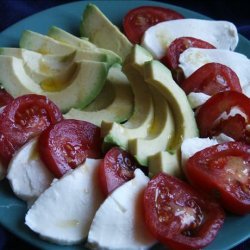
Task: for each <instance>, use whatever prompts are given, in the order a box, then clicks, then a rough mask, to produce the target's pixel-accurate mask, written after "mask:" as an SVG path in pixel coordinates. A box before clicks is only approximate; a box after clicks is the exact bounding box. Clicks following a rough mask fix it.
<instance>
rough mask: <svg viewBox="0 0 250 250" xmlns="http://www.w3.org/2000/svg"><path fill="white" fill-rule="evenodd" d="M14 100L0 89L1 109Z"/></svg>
mask: <svg viewBox="0 0 250 250" xmlns="http://www.w3.org/2000/svg"><path fill="white" fill-rule="evenodd" d="M13 100H14V98H13V97H12V96H11V95H10V94H9V93H8V92H6V90H4V89H0V107H3V106H5V105H7V104H9V103H10V102H11V101H13Z"/></svg>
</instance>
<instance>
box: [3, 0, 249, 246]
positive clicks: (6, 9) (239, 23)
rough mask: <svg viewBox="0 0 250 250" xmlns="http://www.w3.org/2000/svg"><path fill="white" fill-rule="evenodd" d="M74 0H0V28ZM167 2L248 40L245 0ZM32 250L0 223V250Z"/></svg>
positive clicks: (244, 244) (247, 17)
mask: <svg viewBox="0 0 250 250" xmlns="http://www.w3.org/2000/svg"><path fill="white" fill-rule="evenodd" d="M69 2H73V1H72V0H36V1H34V0H0V5H1V8H0V17H1V21H0V32H1V31H2V30H4V29H5V28H7V27H8V26H10V25H12V24H14V23H16V22H18V21H20V20H22V19H23V18H25V17H27V16H30V15H32V14H35V13H37V12H39V11H42V10H45V9H48V8H50V7H53V6H57V5H60V4H64V3H69ZM161 2H165V3H169V4H174V5H177V6H181V7H184V8H187V9H190V10H193V11H196V12H199V13H201V14H203V15H206V16H209V17H211V18H213V19H215V20H228V21H231V22H233V23H234V24H235V25H236V27H237V29H238V31H239V33H240V34H241V35H243V36H245V37H246V38H248V39H249V40H250V14H249V7H248V5H247V1H246V0H237V1H227V0H220V1H217V0H203V1H197V0H186V1H181V0H168V1H161ZM21 249H25V250H35V248H34V247H32V246H30V245H28V244H27V243H25V242H23V241H22V240H20V239H17V238H16V237H15V236H14V235H12V234H11V233H9V232H8V231H6V230H5V229H4V228H2V227H1V226H0V250H21ZM247 249H250V240H248V241H246V242H244V243H243V244H241V245H239V246H237V247H235V248H234V249H233V250H247Z"/></svg>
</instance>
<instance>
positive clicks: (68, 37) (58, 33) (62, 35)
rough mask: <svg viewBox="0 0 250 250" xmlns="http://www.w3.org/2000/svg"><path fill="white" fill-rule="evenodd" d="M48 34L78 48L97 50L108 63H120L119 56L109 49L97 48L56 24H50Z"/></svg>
mask: <svg viewBox="0 0 250 250" xmlns="http://www.w3.org/2000/svg"><path fill="white" fill-rule="evenodd" d="M48 36H49V37H51V38H53V39H55V40H57V41H59V42H61V43H64V44H67V45H70V46H72V47H74V48H75V49H78V50H82V49H84V50H90V51H98V52H99V53H102V54H105V55H106V58H107V59H106V61H107V63H109V64H110V65H112V64H115V63H121V58H120V56H119V55H117V54H116V53H114V52H113V51H111V50H108V49H103V48H98V47H97V46H96V45H95V44H93V43H91V42H89V41H88V40H87V39H82V38H79V37H77V36H74V35H72V34H70V33H69V32H67V31H65V30H63V29H60V28H58V27H56V26H52V27H51V28H50V29H49V31H48Z"/></svg>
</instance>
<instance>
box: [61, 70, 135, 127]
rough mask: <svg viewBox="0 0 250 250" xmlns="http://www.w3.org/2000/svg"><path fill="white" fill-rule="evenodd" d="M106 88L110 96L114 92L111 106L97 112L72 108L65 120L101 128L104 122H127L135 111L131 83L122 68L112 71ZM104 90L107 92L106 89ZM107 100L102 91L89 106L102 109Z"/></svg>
mask: <svg viewBox="0 0 250 250" xmlns="http://www.w3.org/2000/svg"><path fill="white" fill-rule="evenodd" d="M105 86H106V89H107V91H108V93H109V94H110V93H112V92H114V98H113V101H112V102H111V103H110V104H108V105H107V106H106V107H103V108H101V109H99V110H95V111H87V110H86V109H83V110H79V109H74V108H72V109H70V111H69V112H68V113H66V114H65V115H64V118H66V119H77V120H84V121H88V122H91V123H93V124H95V125H97V126H99V127H100V126H101V123H102V121H103V120H105V121H107V122H117V123H120V122H124V121H126V120H127V119H128V118H129V117H130V116H131V114H132V111H133V94H132V90H131V87H130V83H129V81H128V80H127V78H126V77H125V76H124V74H123V73H122V72H121V67H113V68H111V69H110V71H109V74H108V77H107V82H106V84H105ZM103 90H105V88H104V89H103ZM111 95H112V94H111ZM106 99H107V98H106V95H105V94H103V91H102V93H101V94H100V95H99V96H97V98H96V100H95V101H94V102H93V103H91V104H90V105H89V106H91V108H92V109H93V108H94V107H95V108H96V107H98V106H99V107H100V106H101V105H100V104H101V103H102V102H104V103H105V102H106ZM95 103H97V104H95ZM87 109H89V107H87Z"/></svg>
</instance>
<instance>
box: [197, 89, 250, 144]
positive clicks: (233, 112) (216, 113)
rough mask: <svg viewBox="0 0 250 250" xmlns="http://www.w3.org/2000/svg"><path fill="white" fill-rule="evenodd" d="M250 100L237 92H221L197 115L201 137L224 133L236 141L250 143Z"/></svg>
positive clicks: (204, 105) (199, 110)
mask: <svg viewBox="0 0 250 250" xmlns="http://www.w3.org/2000/svg"><path fill="white" fill-rule="evenodd" d="M249 107H250V99H249V98H248V97H247V96H245V95H244V94H242V93H239V92H236V91H225V92H220V93H218V94H216V95H214V96H212V97H211V98H210V99H209V100H208V101H207V102H205V103H204V104H203V105H202V106H201V107H200V108H199V109H198V110H197V113H196V121H197V125H198V128H199V131H200V136H201V137H211V136H215V135H219V134H221V133H224V134H226V135H228V136H229V137H231V138H233V139H234V140H236V141H243V142H246V143H250V135H249V129H248V127H249V124H250V109H249Z"/></svg>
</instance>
